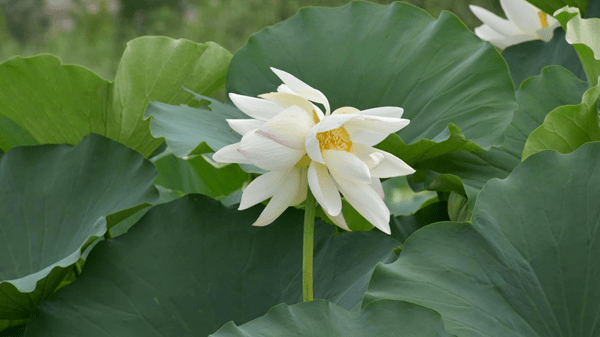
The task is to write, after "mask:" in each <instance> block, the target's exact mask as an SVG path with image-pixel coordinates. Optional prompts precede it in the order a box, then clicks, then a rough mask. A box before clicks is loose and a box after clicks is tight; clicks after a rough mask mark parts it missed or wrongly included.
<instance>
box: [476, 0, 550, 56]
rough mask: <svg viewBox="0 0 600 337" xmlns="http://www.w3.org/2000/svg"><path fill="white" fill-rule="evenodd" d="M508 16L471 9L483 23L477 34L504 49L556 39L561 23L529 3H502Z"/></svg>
mask: <svg viewBox="0 0 600 337" xmlns="http://www.w3.org/2000/svg"><path fill="white" fill-rule="evenodd" d="M500 5H501V6H502V9H503V10H504V13H505V14H506V17H507V18H508V20H507V19H503V18H501V17H499V16H497V15H496V14H494V13H492V12H490V11H488V10H486V9H483V8H481V7H479V6H474V5H470V6H469V8H471V11H472V12H473V14H475V16H476V17H477V18H478V19H479V20H481V21H482V22H483V25H481V26H479V27H477V28H475V34H477V36H479V37H480V38H481V39H482V40H485V41H489V42H490V43H492V44H493V45H495V46H496V47H498V48H500V49H505V48H506V47H508V46H512V45H515V44H519V43H521V42H525V41H532V40H544V41H546V42H548V41H550V40H551V39H552V36H553V35H554V29H556V27H558V26H560V23H559V22H558V21H557V20H556V19H555V18H553V17H552V16H550V15H548V14H546V13H544V12H542V11H541V10H539V9H538V8H537V7H535V6H534V5H532V4H530V3H529V2H527V1H525V0H500Z"/></svg>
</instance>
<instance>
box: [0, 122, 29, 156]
mask: <svg viewBox="0 0 600 337" xmlns="http://www.w3.org/2000/svg"><path fill="white" fill-rule="evenodd" d="M37 144H38V143H37V142H36V141H35V139H34V138H33V137H32V136H31V135H30V134H29V132H27V131H25V130H23V128H22V127H20V126H19V125H18V124H17V123H15V122H13V121H12V120H11V119H10V118H8V117H4V116H0V152H1V151H4V152H6V151H8V150H10V149H12V148H13V147H15V146H20V145H37Z"/></svg>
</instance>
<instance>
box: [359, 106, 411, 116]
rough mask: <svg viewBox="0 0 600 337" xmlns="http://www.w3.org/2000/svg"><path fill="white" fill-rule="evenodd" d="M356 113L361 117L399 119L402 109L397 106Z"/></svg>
mask: <svg viewBox="0 0 600 337" xmlns="http://www.w3.org/2000/svg"><path fill="white" fill-rule="evenodd" d="M358 113H359V114H361V115H363V116H376V117H392V118H400V117H402V114H403V113H404V109H402V108H400V107H397V106H382V107H379V108H372V109H366V110H362V111H360V112H358Z"/></svg>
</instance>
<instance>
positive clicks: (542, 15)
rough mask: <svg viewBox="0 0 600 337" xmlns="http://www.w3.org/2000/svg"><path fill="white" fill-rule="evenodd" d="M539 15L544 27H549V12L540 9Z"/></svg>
mask: <svg viewBox="0 0 600 337" xmlns="http://www.w3.org/2000/svg"><path fill="white" fill-rule="evenodd" d="M538 16H539V18H540V23H541V24H542V28H548V26H549V25H548V14H546V13H544V12H542V11H539V12H538Z"/></svg>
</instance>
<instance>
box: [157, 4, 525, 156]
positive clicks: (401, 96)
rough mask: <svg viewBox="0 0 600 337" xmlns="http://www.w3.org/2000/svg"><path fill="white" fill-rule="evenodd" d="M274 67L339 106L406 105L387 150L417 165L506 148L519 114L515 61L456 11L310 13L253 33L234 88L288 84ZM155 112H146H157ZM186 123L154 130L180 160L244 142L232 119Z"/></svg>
mask: <svg viewBox="0 0 600 337" xmlns="http://www.w3.org/2000/svg"><path fill="white" fill-rule="evenodd" d="M270 67H275V68H278V69H281V70H284V71H287V72H290V73H291V74H292V75H294V76H296V77H298V78H299V79H301V80H302V81H304V82H306V83H307V84H309V85H311V86H312V87H314V88H316V89H319V90H321V91H322V92H323V93H324V94H325V95H326V96H327V98H328V99H329V102H330V103H331V107H332V109H335V108H339V107H343V106H354V107H356V108H359V109H367V108H374V107H379V106H401V107H403V108H404V110H405V112H404V117H406V118H409V119H410V120H411V123H410V125H409V126H407V127H406V128H404V129H403V130H401V131H400V132H399V133H398V134H397V135H391V136H390V137H388V140H386V141H384V142H383V145H382V148H383V147H385V146H387V147H385V149H386V150H390V151H393V153H394V154H395V155H397V156H399V157H400V158H402V159H404V160H405V161H406V162H408V163H409V164H413V163H415V162H417V161H419V160H423V159H427V158H431V157H434V156H438V155H440V154H444V153H447V152H452V151H457V150H461V149H465V150H469V151H474V150H479V149H481V148H489V147H490V146H492V145H495V144H500V143H501V142H502V139H503V136H504V131H505V128H506V126H507V125H508V123H509V122H510V119H511V117H512V112H513V111H514V109H515V108H516V104H515V102H514V88H513V86H512V84H511V79H510V76H509V74H508V71H507V66H506V63H505V62H504V61H503V59H502V57H501V56H500V55H499V54H498V53H497V52H496V50H495V49H494V48H493V47H492V46H491V45H490V44H488V43H486V42H484V41H481V40H480V39H479V38H478V37H477V36H475V35H474V34H473V33H472V32H470V31H469V30H468V29H467V28H466V27H465V26H464V24H462V23H461V22H460V20H459V19H458V18H456V17H455V16H454V15H452V14H450V13H447V12H444V13H442V15H441V16H440V18H439V19H437V20H436V19H434V18H432V17H431V16H430V15H429V14H427V13H426V12H425V11H423V10H421V9H419V8H417V7H414V6H412V5H409V4H405V3H394V4H391V5H389V6H382V5H376V4H373V3H367V2H352V3H350V4H347V5H345V6H342V7H337V8H320V7H310V8H304V9H301V10H300V12H299V13H298V14H296V15H294V16H293V17H292V18H290V19H288V20H285V21H283V22H281V23H278V24H276V25H274V26H272V27H268V28H265V29H263V30H262V31H260V32H258V33H256V34H255V35H253V36H252V37H251V38H250V39H249V41H248V44H247V45H246V46H244V47H242V48H241V49H240V50H239V51H238V52H237V53H236V54H235V55H234V57H233V59H232V63H231V65H230V68H229V70H228V72H227V92H229V93H238V94H243V95H248V96H257V95H259V94H263V93H267V92H272V91H275V90H276V89H277V87H278V86H279V85H280V84H281V80H280V79H279V78H277V76H275V74H274V73H273V72H272V71H271V70H270V69H269V68H270ZM150 108H153V105H151V106H150ZM163 108H164V107H163ZM211 108H212V109H213V113H216V115H234V114H235V113H232V112H231V111H230V110H231V109H232V108H231V106H230V105H229V104H216V103H213V104H211ZM154 110H155V111H148V112H146V115H153V116H154V115H156V113H157V111H156V110H158V109H154ZM174 110H176V108H175V107H172V108H170V111H174ZM162 114H164V115H167V112H163V113H162ZM193 114H194V113H193V112H192V111H190V112H189V115H193ZM195 115H200V116H202V115H208V114H206V113H204V114H201V113H199V112H197V113H196V114H195ZM187 117H188V118H180V117H178V118H177V119H173V120H169V121H167V122H168V123H170V124H171V126H170V127H169V130H168V131H169V132H160V133H159V132H155V131H154V124H152V127H153V129H152V132H153V134H154V135H155V136H163V137H165V138H166V139H167V143H169V139H171V144H169V146H170V147H172V148H173V152H174V153H175V154H178V152H179V151H178V149H177V148H181V145H185V146H183V148H184V149H185V151H181V153H185V152H186V151H192V150H194V149H195V148H196V147H197V146H198V145H199V144H201V142H206V144H208V145H209V146H210V147H211V148H212V149H213V150H217V148H215V147H214V146H212V145H210V144H209V140H211V139H213V143H214V144H215V146H217V145H218V146H220V147H222V146H223V145H227V144H231V143H232V142H234V141H236V140H232V141H231V142H229V143H225V142H223V141H224V140H225V139H224V138H225V137H230V136H229V135H224V134H226V133H228V132H229V128H228V127H227V126H226V125H224V121H223V122H220V125H221V128H220V129H216V128H215V129H214V130H211V131H210V133H208V132H203V133H202V136H200V135H193V133H194V132H193V131H194V130H203V131H204V130H206V129H209V126H210V125H209V126H206V125H204V124H210V123H211V122H210V121H211V120H213V117H210V119H209V121H205V120H200V117H196V118H195V119H193V118H192V117H189V116H187ZM207 117H208V116H207ZM153 118H156V117H153ZM229 118H231V117H229ZM238 118H247V117H245V116H244V115H243V114H241V116H240V117H238ZM222 119H224V118H222ZM163 120H164V118H163ZM192 123H193V124H192ZM215 126H216V124H215ZM161 127H162V128H163V129H164V130H165V131H167V130H166V129H167V128H166V127H165V126H161ZM461 130H462V131H461ZM196 133H198V132H197V131H196ZM400 137H402V139H400ZM238 139H239V138H238ZM173 143H179V144H173ZM385 144H387V145H385ZM407 144H410V145H407ZM188 153H189V152H188ZM184 155H185V154H184Z"/></svg>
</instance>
